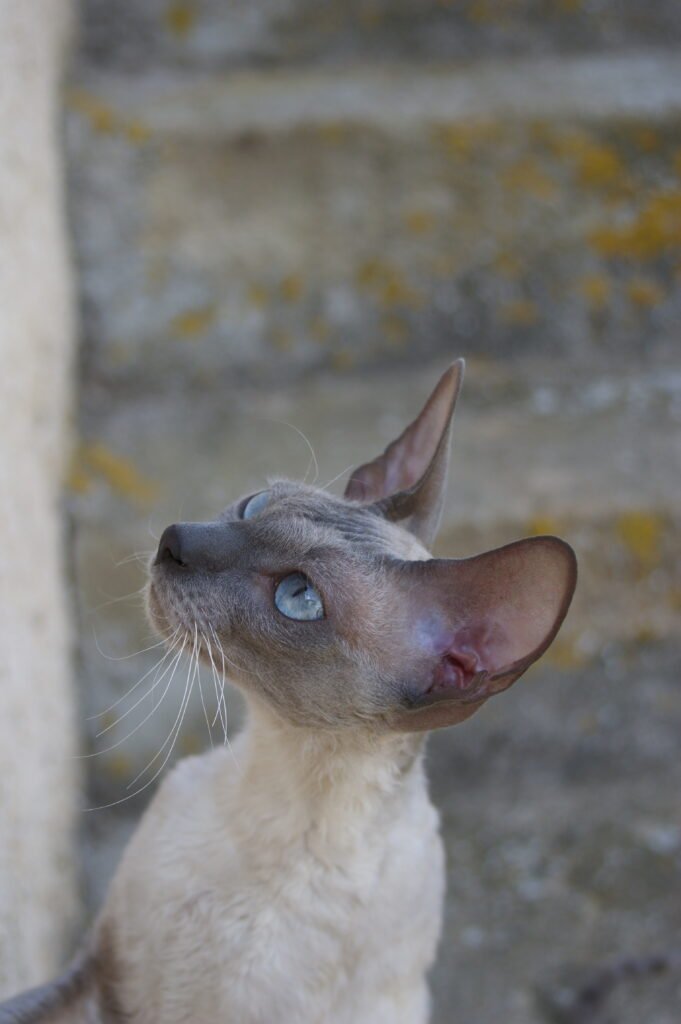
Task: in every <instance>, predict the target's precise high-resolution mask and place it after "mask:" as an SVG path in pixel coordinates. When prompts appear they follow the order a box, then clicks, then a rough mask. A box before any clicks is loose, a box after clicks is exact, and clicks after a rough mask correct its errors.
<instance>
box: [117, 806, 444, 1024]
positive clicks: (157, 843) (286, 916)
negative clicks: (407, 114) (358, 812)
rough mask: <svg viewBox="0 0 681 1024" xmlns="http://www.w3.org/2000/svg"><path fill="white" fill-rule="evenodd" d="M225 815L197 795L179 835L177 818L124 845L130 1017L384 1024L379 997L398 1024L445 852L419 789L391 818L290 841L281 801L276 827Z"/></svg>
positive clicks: (334, 825) (417, 989) (411, 992)
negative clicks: (218, 816)
mask: <svg viewBox="0 0 681 1024" xmlns="http://www.w3.org/2000/svg"><path fill="white" fill-rule="evenodd" d="M231 811H232V821H231V827H230V822H229V821H227V822H226V824H223V825H222V826H221V827H220V828H219V829H217V828H215V827H211V824H210V821H209V818H208V817H207V816H206V815H205V814H204V813H203V810H202V809H201V806H200V802H198V803H197V805H196V806H195V807H194V808H192V809H191V812H190V810H189V808H185V820H184V822H183V823H182V826H183V839H182V842H181V843H179V842H178V839H177V830H178V827H179V826H180V821H179V820H178V821H177V822H175V821H173V819H172V817H171V818H164V819H163V820H162V821H161V822H157V823H155V825H154V826H153V827H149V828H148V829H144V831H143V833H142V834H141V835H140V836H139V837H137V840H136V841H133V846H132V848H131V850H130V855H129V856H128V857H127V858H126V862H125V863H124V864H123V866H122V869H121V872H120V875H119V878H118V879H117V881H116V886H115V895H116V896H117V897H118V898H117V900H116V903H117V904H118V907H115V906H114V909H118V908H120V907H122V906H123V904H125V908H126V912H125V917H124V918H122V919H121V920H120V921H119V922H118V924H119V927H118V928H117V931H118V934H119V937H120V941H121V944H122V946H123V947H125V949H126V950H128V951H130V958H129V960H128V962H127V964H126V965H125V969H124V971H123V974H124V975H125V977H126V978H127V981H126V985H125V988H126V998H125V1002H126V1003H127V1005H128V1006H129V1007H130V1008H131V1009H134V1010H135V1011H137V1009H138V1008H140V1011H141V1015H139V1016H133V1018H132V1019H133V1020H134V1021H135V1024H137V1022H138V1021H139V1022H145V1024H146V1021H147V1019H148V1020H149V1021H150V1020H152V1019H155V1020H158V1019H163V1020H164V1022H165V1021H168V1024H174V1021H175V1019H177V1020H183V1019H188V1018H185V1017H183V1016H182V1014H183V1013H189V1012H191V1014H192V1016H191V1019H192V1020H194V1021H196V1022H197V1024H198V1022H202V1021H204V1020H205V1021H208V1020H211V1021H214V1020H221V1019H224V1020H227V1019H230V1020H231V1019H234V1020H239V1021H241V1022H243V1024H261V1022H263V1024H264V1022H269V1021H272V1020H274V1019H280V1020H281V1019H286V1020H290V1021H293V1022H295V1021H297V1020H300V1021H301V1022H302V1021H305V1022H313V1021H316V1020H319V1021H322V1020H323V1021H325V1022H327V1024H345V1021H346V1020H347V1021H350V1020H354V1021H355V1022H356V1021H358V1020H359V1021H361V1020H364V1019H367V1020H368V1019H372V1020H373V1019H376V1022H377V1024H379V1021H380V1013H379V1012H378V1010H377V1006H378V1005H379V1004H380V1001H381V1000H382V999H387V1000H388V1002H389V1006H388V1008H387V1010H386V1020H390V1021H396V1022H397V1021H399V1020H400V1019H401V1018H400V1016H399V1014H398V1011H397V1009H396V1007H395V1005H393V1000H394V999H395V998H397V999H398V1000H399V1001H400V1003H401V1004H405V1005H408V1004H410V1001H411V1000H413V999H417V1000H418V999H422V988H423V975H424V972H425V970H427V968H428V967H429V965H430V963H431V961H432V959H433V956H434V951H435V946H436V943H437V938H438V935H439V928H440V912H441V903H442V895H443V884H444V883H443V868H442V850H441V844H440V839H439V833H438V821H437V815H436V812H435V810H434V809H433V807H432V805H431V804H430V802H429V800H428V798H427V795H426V792H425V788H421V787H419V786H416V787H414V790H413V792H411V793H409V794H407V796H406V799H405V801H404V806H402V807H401V809H400V813H393V814H390V813H387V814H381V813H380V810H379V812H378V813H377V815H376V817H375V820H373V821H364V823H362V822H358V820H357V819H356V818H355V819H354V820H353V819H352V817H351V818H348V819H347V820H343V819H342V816H341V818H340V819H339V820H336V821H334V820H333V819H334V816H333V815H332V816H331V817H330V818H329V819H328V820H326V821H322V822H318V823H315V822H312V823H311V824H310V827H309V828H307V829H306V830H304V831H303V832H302V833H300V834H299V835H297V836H293V837H291V836H289V838H288V839H287V840H286V841H282V839H281V836H282V835H284V834H285V831H286V829H287V827H288V826H287V824H286V813H285V809H284V808H282V809H281V813H280V814H279V815H278V816H277V821H278V822H279V823H280V826H281V830H282V831H281V835H280V834H279V833H276V834H272V833H271V830H270V829H268V823H267V820H266V819H262V820H259V819H258V814H259V813H260V814H262V808H260V809H257V808H249V807H248V805H246V806H244V807H238V806H236V805H235V806H234V807H233V808H232V809H231ZM249 814H250V820H248V819H246V820H245V819H244V815H249ZM159 825H160V827H159ZM171 837H172V838H171ZM131 918H132V920H131ZM159 923H161V925H160V924H159ZM124 955H125V954H124ZM126 959H127V956H126ZM145 959H146V963H145ZM167 965H172V967H171V969H170V970H168V969H167ZM145 1006H146V1007H152V1008H153V1009H152V1011H151V1012H152V1016H150V1017H148V1018H147V1017H144V1016H143V1012H144V1010H143V1007H145ZM228 1010H229V1013H227V1011H228ZM174 1013H175V1014H176V1017H174V1016H172V1014H174ZM154 1015H155V1016H154ZM232 1015H233V1016H232ZM417 1019H419V1018H417V1017H415V1016H414V1013H413V1012H412V1011H411V1010H410V1011H409V1015H408V1016H407V1017H405V1020H408V1021H410V1024H411V1022H412V1021H415V1020H417Z"/></svg>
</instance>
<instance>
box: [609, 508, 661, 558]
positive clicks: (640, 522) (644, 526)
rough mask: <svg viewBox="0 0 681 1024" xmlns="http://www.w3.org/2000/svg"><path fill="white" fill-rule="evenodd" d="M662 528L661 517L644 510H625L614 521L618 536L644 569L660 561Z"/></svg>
mask: <svg viewBox="0 0 681 1024" xmlns="http://www.w3.org/2000/svg"><path fill="white" fill-rule="evenodd" d="M663 529H664V523H663V520H662V517H661V516H660V515H658V514H657V513H655V512H649V511H645V510H640V511H632V512H625V513H623V514H622V515H621V516H620V517H619V519H618V520H617V523H616V533H617V536H618V538H619V539H620V541H621V542H622V544H624V546H625V547H626V549H627V550H628V551H629V552H630V553H631V554H632V555H633V556H634V558H635V559H636V561H637V562H638V564H639V567H640V568H641V569H643V570H646V571H647V570H650V569H653V568H654V567H655V566H656V565H658V563H659V561H660V557H661V541H662V533H663Z"/></svg>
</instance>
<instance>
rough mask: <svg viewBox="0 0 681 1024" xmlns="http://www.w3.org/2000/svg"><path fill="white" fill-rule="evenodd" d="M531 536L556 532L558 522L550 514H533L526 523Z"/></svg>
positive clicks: (542, 535) (541, 535)
mask: <svg viewBox="0 0 681 1024" xmlns="http://www.w3.org/2000/svg"><path fill="white" fill-rule="evenodd" d="M527 532H528V533H529V535H530V536H531V537H544V536H546V534H554V533H557V532H558V523H557V522H556V520H555V519H554V518H553V517H552V516H540V515H537V516H533V517H532V518H531V519H530V521H529V522H528V524H527Z"/></svg>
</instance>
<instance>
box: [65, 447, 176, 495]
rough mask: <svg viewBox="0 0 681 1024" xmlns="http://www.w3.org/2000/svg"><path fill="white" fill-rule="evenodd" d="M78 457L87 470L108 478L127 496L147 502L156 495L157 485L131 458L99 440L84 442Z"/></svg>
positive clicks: (116, 489)
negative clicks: (112, 449)
mask: <svg viewBox="0 0 681 1024" xmlns="http://www.w3.org/2000/svg"><path fill="white" fill-rule="evenodd" d="M78 459H79V463H80V464H81V465H83V466H85V467H86V469H87V470H90V471H91V473H94V474H95V475H97V476H99V477H101V478H103V479H104V480H106V482H107V483H108V484H109V486H110V487H111V488H112V489H113V490H114V491H117V492H118V494H120V495H122V496H123V497H125V498H129V499H131V500H132V501H136V502H139V503H140V504H146V503H147V502H149V501H151V500H152V499H153V498H154V496H155V495H156V491H157V487H156V485H155V484H154V483H152V482H151V481H150V480H147V479H146V478H145V477H144V476H143V475H142V473H141V472H140V471H139V470H138V469H137V467H136V466H135V465H134V464H133V463H132V462H131V461H130V460H129V459H126V458H124V457H123V456H122V455H116V454H115V453H114V452H112V451H111V450H110V449H109V448H107V447H106V445H104V444H102V443H101V442H99V441H93V442H90V443H87V444H84V445H83V446H82V447H81V449H80V453H79V456H78Z"/></svg>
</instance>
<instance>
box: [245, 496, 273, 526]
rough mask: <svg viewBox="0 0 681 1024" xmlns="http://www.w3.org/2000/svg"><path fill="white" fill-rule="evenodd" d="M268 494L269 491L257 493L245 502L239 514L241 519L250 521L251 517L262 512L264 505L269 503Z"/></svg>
mask: <svg viewBox="0 0 681 1024" xmlns="http://www.w3.org/2000/svg"><path fill="white" fill-rule="evenodd" d="M269 500H270V492H269V491H258V493H257V494H254V495H253V497H252V498H249V500H248V501H247V502H246V504H245V505H244V507H243V510H242V512H241V518H242V519H252V518H253V516H257V514H258V512H262V510H263V509H264V507H265V505H267V504H268V503H269Z"/></svg>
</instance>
